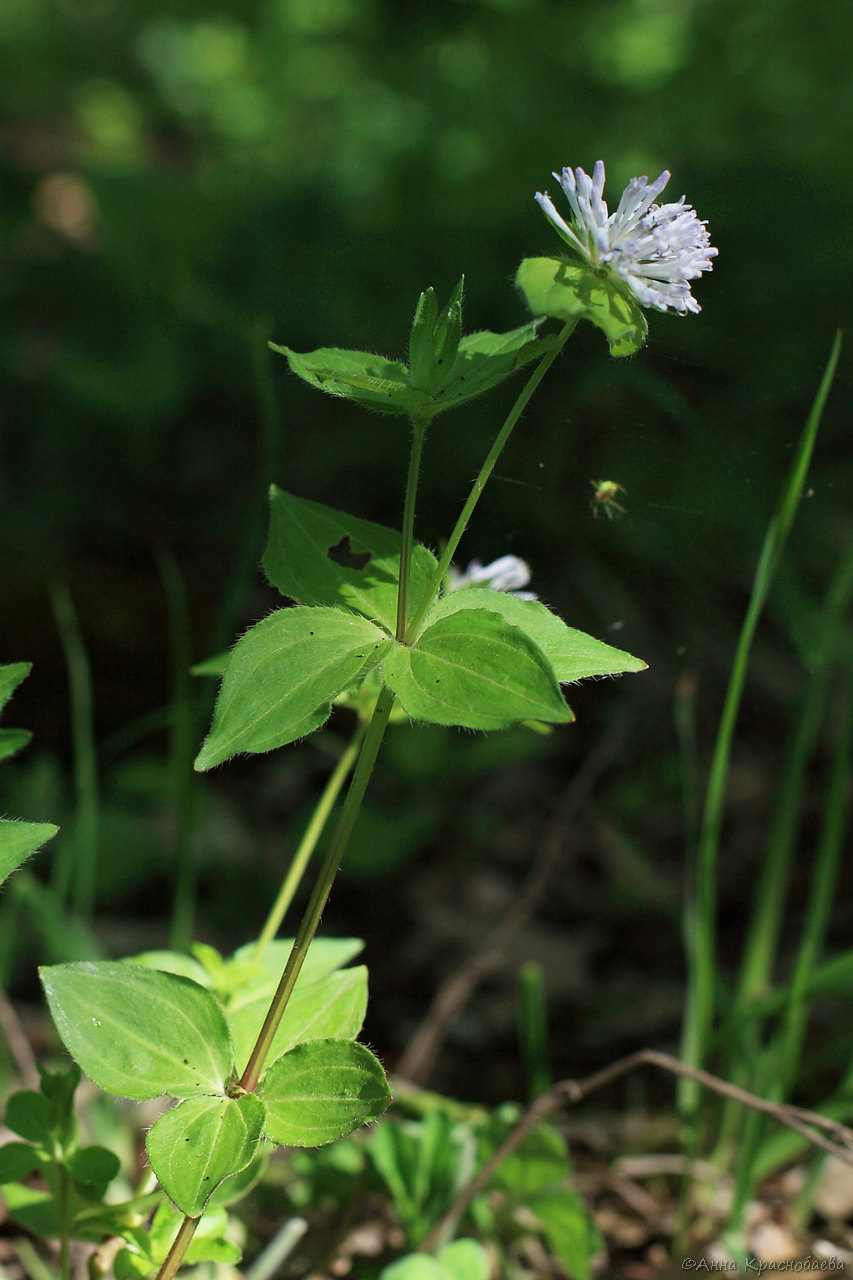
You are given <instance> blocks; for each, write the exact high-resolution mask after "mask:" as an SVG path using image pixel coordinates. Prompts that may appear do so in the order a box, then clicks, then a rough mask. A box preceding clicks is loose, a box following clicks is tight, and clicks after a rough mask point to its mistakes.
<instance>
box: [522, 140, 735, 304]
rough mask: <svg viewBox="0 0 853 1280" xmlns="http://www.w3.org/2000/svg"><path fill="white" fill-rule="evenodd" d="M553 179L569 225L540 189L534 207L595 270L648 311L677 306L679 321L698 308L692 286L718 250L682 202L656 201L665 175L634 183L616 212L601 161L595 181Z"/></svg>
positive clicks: (567, 176)
mask: <svg viewBox="0 0 853 1280" xmlns="http://www.w3.org/2000/svg"><path fill="white" fill-rule="evenodd" d="M553 176H554V177H555V178H556V179H557V181H558V182H559V184H560V186H561V187H562V188H563V191H564V192H565V194H566V198H567V199H568V202H569V204H570V206H571V210H572V214H573V215H574V216H573V219H572V222H571V224H570V223H568V222H566V220H565V219H564V218H563V217H562V215H561V214H560V213H559V212H558V211H557V209H556V207H555V206H554V203H553V201H552V200H551V197H550V196H549V195H548V194H547V193H546V192H542V191H537V192H536V201H537V203H538V204H539V207H540V209H541V210H542V212H543V213H544V214H545V217H546V218H547V219H548V221H549V222H550V223H551V224H552V226H553V227H554V228H555V229H556V231H557V232H558V233H559V235H560V236H562V238H563V240H565V241H566V243H567V244H569V245H571V247H572V248H573V249H574V250H575V251H576V252H577V253H580V254H581V255H582V257H584V258H586V259H587V261H588V262H589V263H590V264H591V265H592V266H593V267H598V268H604V269H606V270H608V271H610V272H612V273H613V274H614V275H615V276H617V277H618V278H619V279H620V280H622V281H624V283H625V284H626V285H627V286H628V288H629V289H630V290H631V291H632V292H633V294H634V295H635V297H636V298H637V299H638V301H639V302H640V304H641V305H642V306H644V307H656V308H657V310H658V311H666V310H668V309H669V308H672V309H673V310H674V311H677V312H679V314H681V315H684V314H685V313H686V312H688V311H693V312H698V311H699V310H700V307H699V303H698V302H697V301H696V299H695V298H694V297H693V295H692V293H691V292H690V283H689V282H690V281H691V280H695V279H696V278H697V277H698V276H700V275H701V274H702V272H703V271H710V270H711V267H712V266H713V263H712V261H711V260H712V258H714V257H716V255H717V250H716V249H715V248H714V247H713V245H712V244H711V241H710V237H709V234H708V229H707V225H706V223H704V222H703V221H702V220H701V219H700V218H698V217H697V216H696V210H695V209H694V208H693V206H692V205H689V204H685V202H684V196H682V197H681V199H680V200H676V201H674V202H673V203H670V204H655V203H654V200H655V197H656V196H658V195H660V193H661V192H662V191H663V189H664V187H665V186H666V184H667V183H668V182H669V179H670V173H669V170H668V169H664V171H663V173H661V174H660V175H659V176H658V177H657V178H655V180H654V182H651V183H650V182H649V180H648V178H646V177H642V178H632V179H631V181H630V182H629V183H628V185H627V187H626V188H625V190H624V191H623V192H622V198H621V200H620V201H619V205H618V207H617V209H616V212H615V213H610V212H609V210H608V208H607V204H606V202H605V200H604V198H603V192H604V164H603V162H602V161H601V160H598V161H597V162H596V165H595V168H594V169H593V171H592V177H591V178H590V176H589V175H588V174H586V173H584V171H583V169H564V170H563V172H562V174H558V173H555V174H554V175H553Z"/></svg>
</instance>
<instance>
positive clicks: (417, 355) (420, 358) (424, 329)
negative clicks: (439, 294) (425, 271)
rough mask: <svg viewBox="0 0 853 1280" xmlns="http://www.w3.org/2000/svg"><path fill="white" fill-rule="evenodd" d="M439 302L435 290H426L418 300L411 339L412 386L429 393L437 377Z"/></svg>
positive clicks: (410, 364)
mask: <svg viewBox="0 0 853 1280" xmlns="http://www.w3.org/2000/svg"><path fill="white" fill-rule="evenodd" d="M437 319H438V302H437V300H436V296H435V290H434V289H432V288H429V289H426V290H425V291H424V292H423V293H422V294H421V296H420V298H419V299H418V305H417V308H416V309H415V318H414V321H413V323H412V336H411V337H410V338H409V369H410V377H411V382H412V386H414V387H417V388H418V389H419V390H422V391H428V390H429V388H430V386H431V385H432V381H433V378H434V377H435V323H436V320H437Z"/></svg>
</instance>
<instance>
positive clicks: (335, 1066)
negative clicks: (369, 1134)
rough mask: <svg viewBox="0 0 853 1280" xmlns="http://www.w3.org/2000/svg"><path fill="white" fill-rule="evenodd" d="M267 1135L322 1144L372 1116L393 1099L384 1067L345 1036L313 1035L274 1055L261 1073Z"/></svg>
mask: <svg viewBox="0 0 853 1280" xmlns="http://www.w3.org/2000/svg"><path fill="white" fill-rule="evenodd" d="M261 1093H262V1097H263V1100H264V1102H265V1104H266V1107H267V1123H266V1133H267V1136H268V1137H270V1138H272V1139H273V1140H274V1141H275V1142H280V1143H282V1144H284V1145H285V1146H289V1147H321V1146H323V1145H324V1144H325V1143H327V1142H334V1141H335V1139H337V1138H343V1137H345V1136H346V1134H348V1133H352V1131H353V1129H357V1128H359V1126H360V1125H363V1124H366V1123H367V1121H368V1120H375V1119H376V1117H377V1116H379V1115H381V1114H382V1112H383V1111H384V1110H385V1108H386V1107H387V1106H388V1103H389V1102H390V1101H391V1091H390V1089H389V1088H388V1081H387V1080H386V1079H385V1072H384V1071H383V1070H382V1067H381V1065H380V1064H379V1062H378V1061H377V1060H376V1058H374V1056H373V1054H372V1053H371V1052H370V1050H369V1049H365V1047H364V1045H361V1044H353V1043H352V1042H351V1041H349V1040H312V1041H310V1042H309V1043H308V1044H301V1045H298V1046H297V1047H296V1048H295V1049H291V1050H290V1052H289V1053H286V1054H284V1055H283V1057H281V1058H278V1059H277V1060H276V1061H275V1062H274V1063H273V1064H272V1066H271V1067H270V1069H269V1071H268V1072H267V1073H266V1076H265V1077H264V1079H263V1082H262V1085H261Z"/></svg>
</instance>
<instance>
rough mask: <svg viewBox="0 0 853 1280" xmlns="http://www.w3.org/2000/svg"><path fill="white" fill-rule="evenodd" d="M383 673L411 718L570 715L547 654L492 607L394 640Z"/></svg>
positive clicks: (484, 723) (494, 722) (485, 725)
mask: <svg viewBox="0 0 853 1280" xmlns="http://www.w3.org/2000/svg"><path fill="white" fill-rule="evenodd" d="M383 672H384V675H385V680H386V682H387V684H388V686H389V687H390V688H391V689H393V691H394V692H395V693H396V694H397V696H398V698H399V699H400V702H401V703H402V704H403V707H404V708H405V710H406V711H407V712H408V714H409V715H410V716H411V717H412V719H413V720H426V721H429V722H430V723H432V724H448V725H461V726H463V727H464V728H467V729H505V728H507V726H509V725H511V724H515V723H518V722H519V721H521V720H546V721H553V722H556V723H566V722H568V721H570V720H571V719H572V713H571V711H570V710H569V708H568V707H567V706H566V704H565V702H564V701H563V697H562V694H561V693H560V686H559V684H558V683H557V680H556V678H555V676H554V673H553V672H552V670H551V667H550V665H549V663H548V661H547V660H546V658H545V657H543V655H542V653H541V652H540V650H539V649H538V648H537V646H536V645H535V644H533V642H532V641H531V640H529V639H528V637H527V636H526V635H525V634H524V632H523V631H521V630H520V629H519V628H518V627H515V626H512V625H511V624H510V623H508V622H506V621H505V620H504V619H503V618H502V617H501V616H500V614H499V613H497V612H495V611H494V610H491V609H489V610H486V609H461V610H456V611H455V612H454V613H451V614H448V615H447V616H446V617H443V618H439V620H438V621H437V622H435V623H433V624H432V625H431V626H428V627H427V628H426V630H425V631H424V632H423V633H422V634H421V636H420V637H419V639H418V641H417V644H416V645H415V646H414V647H413V648H407V647H405V646H404V645H397V646H396V647H395V649H394V650H393V652H392V653H391V654H389V656H388V657H387V658H386V660H385V662H384V664H383Z"/></svg>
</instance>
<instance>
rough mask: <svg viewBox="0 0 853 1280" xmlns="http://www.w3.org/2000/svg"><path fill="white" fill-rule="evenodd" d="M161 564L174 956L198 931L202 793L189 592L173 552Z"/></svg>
mask: <svg viewBox="0 0 853 1280" xmlns="http://www.w3.org/2000/svg"><path fill="white" fill-rule="evenodd" d="M157 564H158V568H159V570H160V580H161V582H162V583H163V590H164V592H165V594H166V603H167V606H168V611H169V639H170V647H171V658H172V698H171V706H170V714H169V765H168V769H169V791H170V794H171V799H172V805H173V807H174V813H175V837H174V846H173V847H174V860H175V890H174V897H173V899H172V919H171V923H170V927H169V946H170V947H171V949H172V950H173V951H189V949H190V944H191V943H192V940H193V929H194V925H195V899H196V880H197V872H196V865H195V857H194V849H193V833H194V831H195V824H196V808H197V805H196V799H197V791H196V786H195V774H194V773H193V767H192V762H193V754H194V743H195V738H196V716H195V707H194V698H193V691H192V690H191V688H190V667H191V666H192V642H191V640H190V620H189V607H188V604H187V593H186V587H185V584H184V580H183V577H182V576H181V571H180V569H179V568H178V563H177V561H176V560H175V557H174V556H173V555H172V553H171V552H170V551H164V552H162V553H161V554H160V556H159V557H158V561H157Z"/></svg>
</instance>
